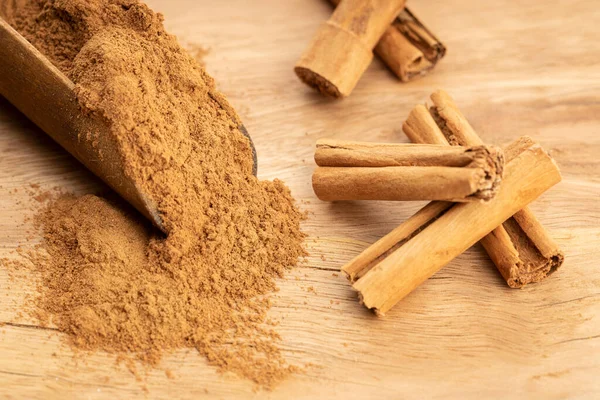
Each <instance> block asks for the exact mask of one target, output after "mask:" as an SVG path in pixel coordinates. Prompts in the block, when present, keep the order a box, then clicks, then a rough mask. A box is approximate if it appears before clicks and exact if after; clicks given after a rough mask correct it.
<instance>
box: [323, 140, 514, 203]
mask: <svg viewBox="0 0 600 400" xmlns="http://www.w3.org/2000/svg"><path fill="white" fill-rule="evenodd" d="M315 162H316V163H317V165H318V166H319V167H318V168H317V169H316V170H315V172H314V174H313V179H312V181H313V189H314V191H315V194H316V195H317V197H318V198H319V199H321V200H324V201H337V200H404V201H410V200H448V201H461V202H462V201H489V200H490V199H491V198H493V196H494V195H495V193H496V191H497V188H498V183H499V181H500V177H501V176H502V168H503V165H504V159H503V154H502V151H501V150H500V149H496V148H493V147H486V146H476V147H469V148H462V147H450V146H435V145H414V144H406V143H365V142H350V141H337V140H332V139H322V140H319V141H318V142H317V150H316V152H315Z"/></svg>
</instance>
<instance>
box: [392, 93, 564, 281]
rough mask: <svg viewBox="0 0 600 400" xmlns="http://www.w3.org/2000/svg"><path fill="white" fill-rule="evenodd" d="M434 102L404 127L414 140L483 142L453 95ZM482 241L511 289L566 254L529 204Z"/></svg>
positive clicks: (544, 271)
mask: <svg viewBox="0 0 600 400" xmlns="http://www.w3.org/2000/svg"><path fill="white" fill-rule="evenodd" d="M431 98H432V101H433V105H432V106H431V107H430V108H429V109H427V108H426V107H424V106H422V105H419V106H417V107H415V109H413V111H412V112H411V113H410V115H409V117H408V119H407V120H406V122H405V123H404V126H403V130H404V132H405V133H406V135H407V136H408V137H409V138H410V139H411V140H412V141H413V142H415V143H431V144H445V145H448V144H451V145H455V146H456V145H458V146H473V145H480V144H482V141H481V139H480V138H479V136H477V134H476V133H475V131H474V129H473V128H472V127H471V125H470V124H469V122H468V121H467V119H466V118H465V117H464V115H463V114H462V113H461V112H460V111H459V109H458V107H457V106H456V104H455V103H454V101H453V100H452V98H451V97H450V96H449V95H448V94H447V93H445V92H443V91H438V92H435V93H434V94H432V96H431ZM481 244H482V245H483V247H484V248H485V250H486V251H487V253H488V254H489V256H490V258H491V259H492V261H493V262H494V264H495V265H496V267H497V268H498V270H499V271H500V273H501V275H502V276H503V278H504V279H505V280H506V283H507V284H508V286H509V287H511V288H520V287H523V286H525V285H527V284H529V283H534V282H539V281H541V280H543V279H544V278H546V277H547V276H549V275H550V274H552V273H553V272H555V271H556V270H557V269H558V268H559V267H560V266H561V265H562V263H563V260H564V254H563V252H562V251H561V250H560V248H559V247H558V245H557V244H556V243H555V242H554V240H553V239H552V238H551V237H550V235H549V234H548V232H547V231H546V229H545V228H544V227H543V225H542V224H541V223H540V222H539V220H538V219H537V218H536V216H535V215H534V214H533V212H531V210H530V209H529V208H528V207H525V208H523V209H522V210H520V211H519V212H517V213H516V214H515V215H514V216H513V217H512V218H510V219H508V220H507V221H506V222H505V223H504V224H503V225H502V226H499V227H498V228H496V229H494V231H493V232H491V233H490V234H489V235H487V236H486V237H485V238H483V239H482V240H481Z"/></svg>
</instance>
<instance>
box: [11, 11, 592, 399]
mask: <svg viewBox="0 0 600 400" xmlns="http://www.w3.org/2000/svg"><path fill="white" fill-rule="evenodd" d="M149 3H150V5H151V6H152V7H153V8H154V9H155V10H161V11H163V12H164V14H165V16H166V24H167V26H168V27H169V29H170V30H171V32H173V33H175V34H176V35H178V36H179V37H180V39H181V41H182V43H184V44H186V45H188V46H192V47H193V45H198V44H200V45H202V46H205V47H209V48H210V53H209V54H208V55H207V56H206V57H205V60H206V64H207V68H208V70H209V72H210V73H212V74H213V75H214V77H215V78H216V79H217V81H218V84H219V87H220V88H221V89H222V90H223V91H224V92H225V93H226V94H227V95H228V96H229V98H230V100H231V101H232V102H233V104H234V105H235V106H236V108H237V110H238V111H239V113H240V114H241V115H242V117H243V120H244V122H245V124H246V126H247V127H248V129H249V131H250V133H251V135H252V137H253V138H254V142H255V144H256V147H257V150H258V156H259V175H260V177H261V178H264V179H272V178H275V177H277V178H281V179H283V180H284V181H286V182H287V184H288V185H289V186H290V187H291V188H292V191H293V194H294V195H295V196H296V198H298V199H299V201H300V202H301V204H302V207H303V208H305V209H306V210H308V211H309V213H310V218H309V220H308V221H307V222H306V223H305V225H304V228H305V230H306V232H307V233H308V234H309V239H308V240H307V246H308V248H309V250H310V252H311V257H310V258H309V259H308V262H307V263H306V265H305V266H303V267H301V268H298V269H296V270H295V271H294V272H293V273H290V274H289V276H288V277H287V278H286V279H284V280H282V281H281V284H280V287H281V291H280V292H279V293H277V294H276V295H275V299H274V300H275V301H274V303H275V306H274V308H273V310H272V316H273V317H274V318H278V319H280V320H281V324H280V327H279V332H280V333H281V335H282V337H283V343H282V347H283V349H284V352H285V354H286V356H287V357H288V359H289V360H290V361H291V362H293V363H296V364H300V365H303V364H305V363H313V364H315V366H313V367H308V368H307V369H306V370H305V371H304V372H302V373H299V374H297V375H295V376H292V377H291V378H289V379H288V380H286V381H284V382H283V383H281V384H280V385H279V386H278V387H277V388H276V389H275V390H274V391H273V392H271V393H265V392H261V391H259V392H255V391H253V386H252V384H250V383H249V382H247V381H243V380H240V379H237V378H235V377H231V376H221V375H218V374H217V373H216V372H215V370H214V369H213V368H212V367H210V366H208V365H207V364H206V362H205V360H204V359H203V358H202V357H200V356H199V355H198V354H197V353H196V352H195V351H192V350H189V351H179V352H176V353H175V354H171V355H168V356H166V357H165V359H164V362H163V365H162V368H163V369H157V370H154V371H151V372H150V373H149V375H148V376H147V378H146V380H145V382H138V381H136V380H135V378H134V377H133V376H132V375H131V374H130V373H129V372H127V371H126V370H124V369H118V368H115V365H114V364H115V362H114V358H113V357H112V356H111V355H108V354H102V353H99V354H93V355H89V356H87V355H86V356H82V357H79V358H77V359H74V358H73V353H72V352H71V350H70V349H69V348H68V347H66V346H65V345H63V344H62V342H61V335H60V334H59V333H57V332H55V331H54V330H52V329H42V328H40V327H38V326H36V325H35V322H34V321H32V320H31V319H29V318H27V317H26V316H24V315H21V314H20V312H19V310H20V308H21V304H22V302H23V301H24V299H25V297H26V295H27V294H28V293H32V291H33V284H34V279H35V277H33V276H29V275H28V274H27V273H23V274H22V276H18V277H17V278H16V279H15V280H14V281H10V280H9V279H8V277H7V274H6V271H5V270H4V269H0V323H4V324H5V325H4V326H3V328H0V397H3V398H34V397H37V398H53V397H56V398H67V397H73V398H85V399H94V398H132V397H147V398H190V399H191V398H194V399H196V398H238V399H246V398H262V397H265V398H273V399H283V398H311V399H312V398H344V399H347V398H357V399H364V398H413V399H421V398H450V397H453V398H463V399H464V398H474V399H479V398H505V397H512V398H543V399H563V398H599V397H600V377H599V376H600V305H599V304H600V269H599V268H598V259H599V258H600V158H599V156H598V154H600V94H599V93H600V40H598V37H599V36H600V12H599V7H598V2H597V1H595V0H589V1H568V0H562V1H557V2H546V1H541V0H537V1H527V2H517V1H511V0H497V1H489V2H488V1H476V0H452V1H446V2H440V1H434V0H411V1H410V2H409V3H410V6H411V7H412V9H413V10H414V11H415V12H416V14H417V15H418V16H419V17H421V18H422V19H423V20H424V21H425V22H426V24H427V25H428V26H430V27H431V28H433V30H434V31H435V32H436V33H437V34H438V35H439V37H440V38H442V40H443V41H444V43H445V44H446V45H447V47H448V49H449V50H448V55H447V57H446V58H445V59H444V60H443V61H442V63H441V64H440V65H439V67H438V68H437V70H435V72H434V73H433V74H431V75H430V76H427V77H425V78H424V79H421V80H419V81H416V82H413V83H409V84H402V83H400V82H399V81H398V80H397V79H396V78H395V77H394V76H393V75H392V74H391V73H390V72H388V70H386V68H385V67H384V66H383V65H382V63H381V62H379V61H378V60H376V61H375V62H374V63H373V64H372V65H371V67H370V69H369V70H368V71H367V73H366V74H365V75H364V77H363V78H362V80H361V81H360V83H359V85H358V87H357V88H356V90H355V91H354V93H353V94H352V96H351V97H350V98H348V99H346V100H344V101H341V102H332V101H328V100H325V99H323V98H322V97H320V96H318V95H316V94H314V93H312V92H311V91H310V90H309V89H307V88H306V87H304V86H303V85H301V84H300V83H299V81H297V79H296V77H295V76H294V74H293V72H292V68H293V65H294V63H295V61H296V59H297V58H298V57H299V55H300V54H301V52H302V51H303V49H304V47H305V46H306V44H307V43H308V41H309V40H310V38H311V35H312V34H313V32H314V31H315V30H316V28H317V26H318V25H319V23H320V22H321V21H323V20H325V19H326V18H327V16H328V14H329V13H330V11H331V10H330V7H329V5H328V4H326V3H325V1H323V0H286V1H281V0H253V1H250V0H246V1H244V0H229V1H210V0H203V1H196V0H188V1H185V0H177V1H173V0H171V1H167V0H151V1H149ZM0 73H1V71H0ZM437 88H444V89H446V90H447V91H449V92H450V93H451V95H453V96H454V98H455V99H456V101H457V103H458V104H459V106H460V107H461V109H462V110H463V112H464V113H465V114H466V115H467V116H468V118H469V119H470V121H471V123H472V124H473V126H474V127H475V128H476V130H477V131H478V132H479V133H480V135H481V136H482V137H483V138H484V140H486V141H488V142H489V143H492V144H503V143H506V142H508V141H510V140H512V139H514V138H515V137H516V136H518V135H523V134H528V135H531V136H533V137H535V138H536V139H538V140H539V141H540V142H541V143H542V144H543V146H545V147H546V148H547V149H548V150H549V151H550V152H551V153H552V154H553V156H554V157H555V158H556V159H557V161H558V163H559V164H560V167H561V169H562V172H563V176H564V181H563V182H562V183H560V184H559V185H558V186H556V187H555V188H553V189H552V190H551V191H549V192H547V193H546V194H544V195H543V196H542V197H541V198H540V199H539V201H537V202H535V203H534V204H533V205H532V209H533V210H534V211H535V212H536V213H537V215H538V216H539V218H540V219H541V220H542V221H543V223H544V224H545V225H546V226H547V227H548V229H549V230H550V231H551V232H552V235H554V237H555V238H556V240H557V241H558V242H559V243H560V245H561V246H562V247H563V249H564V251H565V253H566V261H565V263H564V266H563V267H562V269H561V270H560V271H559V272H557V273H556V274H555V275H554V276H552V277H551V278H550V279H548V280H546V281H544V282H543V283H539V284H536V285H531V286H529V287H526V288H525V289H523V290H511V289H509V288H508V287H507V286H506V285H505V283H504V281H503V280H502V278H501V277H500V275H499V274H498V273H497V271H496V270H495V268H494V267H493V265H492V264H491V262H490V261H489V260H488V258H487V256H486V254H485V252H484V251H483V250H482V248H481V247H480V246H479V245H477V246H475V247H473V248H472V249H470V250H469V251H467V252H466V253H465V254H464V255H462V256H461V257H459V258H458V259H456V260H454V261H453V262H452V263H450V264H449V265H448V266H446V267H445V268H444V269H443V270H442V271H440V272H439V273H438V274H436V275H435V276H434V277H433V278H432V279H430V280H429V281H428V282H426V283H425V284H424V285H422V286H421V287H420V288H419V289H417V290H416V291H415V292H414V293H412V294H411V295H410V296H408V297H407V298H406V299H404V300H403V301H402V302H401V303H399V304H398V305H397V307H395V308H394V309H393V311H391V312H390V313H389V315H388V316H387V317H386V318H384V319H378V318H377V317H375V316H374V315H372V314H371V313H369V312H367V311H366V310H365V309H364V308H363V307H362V306H360V305H359V303H358V302H357V300H356V295H355V293H354V292H353V291H352V289H351V288H350V286H349V284H348V283H347V282H346V280H345V278H344V277H343V276H341V275H340V276H334V274H335V273H336V271H338V270H339V268H340V266H341V265H342V264H344V263H345V262H346V261H348V260H349V259H350V258H352V257H353V256H355V255H356V254H358V253H359V252H360V251H361V250H363V249H364V248H365V247H366V246H368V245H369V244H370V243H372V242H374V241H375V240H376V239H378V238H379V237H381V236H382V235H384V234H386V233H387V232H389V231H390V230H391V229H392V228H393V227H395V226H396V225H398V224H399V223H401V222H402V221H404V220H405V219H407V218H408V217H409V216H411V215H412V214H413V213H414V212H415V211H416V210H417V209H418V208H419V207H420V206H422V204H421V203H367V202H363V203H360V202H356V203H348V204H328V203H322V202H320V201H318V200H317V199H316V198H315V196H314V194H313V193H312V190H311V186H310V175H311V172H312V170H313V168H314V165H313V162H312V153H313V150H314V143H315V140H316V139H317V138H320V137H335V138H345V139H355V140H370V141H401V142H406V141H407V138H406V137H405V136H404V135H403V134H402V131H401V129H400V127H401V124H402V121H403V120H404V118H405V117H406V116H407V114H408V112H409V110H410V109H411V107H413V106H414V105H415V104H416V103H419V102H424V101H425V100H426V99H427V98H428V96H429V94H430V93H431V92H432V91H433V90H435V89H437ZM30 183H39V184H41V185H42V187H44V188H50V187H53V186H56V185H58V186H60V187H62V188H65V189H68V190H73V191H75V192H78V193H86V192H91V191H95V190H98V189H99V188H101V184H100V183H99V182H98V180H97V179H96V178H94V177H93V176H91V175H90V174H89V173H88V172H86V171H85V170H83V168H82V167H81V166H80V165H78V164H77V163H76V162H75V161H73V159H72V158H70V157H69V156H68V155H67V154H66V153H65V152H64V151H62V150H61V149H60V148H59V147H58V146H56V145H55V144H54V143H53V142H52V141H51V140H50V139H48V138H47V137H45V135H44V134H43V133H41V132H40V131H39V130H38V129H37V128H36V127H35V126H33V125H32V124H31V123H30V122H29V121H28V120H27V119H26V118H25V117H23V116H22V115H21V114H19V112H17V111H16V110H15V109H14V108H12V107H11V106H10V105H9V104H8V103H7V102H6V101H5V100H0V210H1V213H0V257H3V256H9V255H10V252H11V251H12V250H14V249H15V248H16V247H17V246H18V245H19V244H23V243H27V241H26V238H27V233H26V231H27V229H28V228H29V227H30V226H29V225H28V223H27V222H25V223H24V222H23V219H24V217H26V216H27V215H30V214H31V211H30V210H29V207H30V206H29V204H30V201H29V200H28V196H27V195H26V194H25V190H24V188H25V187H27V185H29V184H30ZM14 189H16V190H17V193H14V194H9V191H13V190H14ZM33 241H35V239H34V240H33ZM311 287H312V288H314V291H313V290H312V289H310V288H311ZM164 369H170V370H171V371H172V372H173V374H174V376H175V378H174V379H168V378H167V376H166V375H165V372H164ZM145 388H146V389H147V391H145Z"/></svg>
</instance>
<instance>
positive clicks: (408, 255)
mask: <svg viewBox="0 0 600 400" xmlns="http://www.w3.org/2000/svg"><path fill="white" fill-rule="evenodd" d="M505 157H506V161H507V163H506V165H505V175H504V178H503V180H502V186H501V187H500V189H499V191H498V194H497V195H496V197H495V198H494V199H493V200H491V201H490V202H489V203H487V204H481V203H459V204H452V203H447V202H432V203H429V204H428V205H427V206H425V207H424V208H423V209H421V211H419V212H418V213H417V214H415V215H414V216H413V217H412V218H410V219H409V220H408V221H406V222H405V223H404V224H402V225H400V226H399V227H398V228H396V229H394V231H392V232H391V233H389V234H388V235H386V236H385V237H383V238H382V239H380V240H379V241H377V242H376V243H375V244H373V245H372V246H371V247H369V248H368V249H367V250H365V252H363V253H362V254H360V255H359V256H357V257H356V258H355V259H353V260H352V261H351V262H350V263H348V264H347V265H346V266H344V267H343V268H342V270H343V271H344V272H345V273H346V274H347V275H348V277H349V279H350V280H351V281H352V282H353V287H354V288H355V289H356V290H357V291H358V292H359V297H360V299H361V301H362V303H363V304H364V305H365V306H366V307H368V308H369V309H372V310H374V311H375V312H376V313H377V314H379V315H383V314H385V313H386V312H387V311H388V310H389V309H390V308H391V307H393V306H394V305H395V304H396V303H397V302H398V301H399V300H401V299H402V298H403V297H405V296H406V295H408V294H409V293H410V292H411V291H412V290H414V289H415V288H416V287H417V286H419V285H420V284H421V283H423V282H424V281H425V280H427V279H428V278H429V277H431V276H432V275H433V274H435V273H436V272H437V271H439V270H440V269H441V268H442V267H443V266H444V265H446V264H447V263H448V262H450V261H451V260H452V259H453V258H455V257H457V256H458V255H460V254H461V253H462V252H464V251H465V250H466V249H468V248H469V247H471V246H472V245H473V244H475V243H476V242H477V241H478V240H480V239H481V238H483V237H484V236H485V235H487V234H488V233H490V232H491V231H492V230H493V229H494V228H495V227H497V226H499V225H500V224H502V222H503V221H505V220H506V219H508V218H509V217H510V216H511V215H513V214H514V213H516V212H517V211H518V210H519V209H521V208H523V207H524V206H525V205H527V204H528V203H530V202H532V201H533V200H535V199H536V198H537V197H538V196H540V195H541V194H542V193H543V192H544V191H546V190H547V189H549V188H550V187H552V186H553V185H555V184H556V183H558V182H559V181H560V180H561V176H560V172H559V170H558V167H557V165H556V164H555V163H554V161H553V160H552V158H551V157H550V156H549V155H548V154H547V153H546V152H545V151H544V150H543V149H542V148H541V147H540V146H539V145H538V144H536V143H534V142H533V141H532V140H531V139H530V138H527V137H524V138H520V139H518V140H516V141H515V142H513V143H512V144H511V145H509V147H508V148H506V149H505Z"/></svg>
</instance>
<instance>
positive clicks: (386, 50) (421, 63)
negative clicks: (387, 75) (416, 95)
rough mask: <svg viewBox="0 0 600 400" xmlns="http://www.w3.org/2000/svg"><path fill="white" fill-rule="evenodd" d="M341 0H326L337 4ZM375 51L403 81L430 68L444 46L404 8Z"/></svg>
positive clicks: (435, 62)
mask: <svg viewBox="0 0 600 400" xmlns="http://www.w3.org/2000/svg"><path fill="white" fill-rule="evenodd" d="M340 1H341V0H329V2H330V3H331V4H333V5H334V6H337V5H338V4H339V3H340ZM375 54H377V55H378V56H379V58H381V60H382V61H383V62H384V63H385V64H386V65H387V66H388V67H389V69H390V70H392V72H393V73H394V74H396V76H397V77H398V78H400V80H401V81H402V82H408V81H410V80H412V79H415V78H418V77H420V76H423V75H425V74H427V73H428V72H429V71H431V70H432V69H433V68H434V67H435V66H436V64H437V63H438V61H440V60H441V59H442V58H443V57H444V55H445V54H446V47H445V46H444V45H443V44H442V43H441V42H440V41H439V40H438V38H437V37H435V35H434V34H433V33H432V32H431V31H430V30H429V29H427V28H426V27H425V25H423V24H422V23H421V21H419V19H418V18H417V17H416V16H415V15H414V13H412V12H411V11H410V10H409V9H408V8H407V7H405V8H404V9H403V10H402V11H401V12H400V14H399V15H398V16H397V17H396V19H395V20H394V22H392V24H391V25H390V27H389V28H387V29H386V31H385V32H384V34H383V36H381V39H379V42H378V43H377V46H375Z"/></svg>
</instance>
